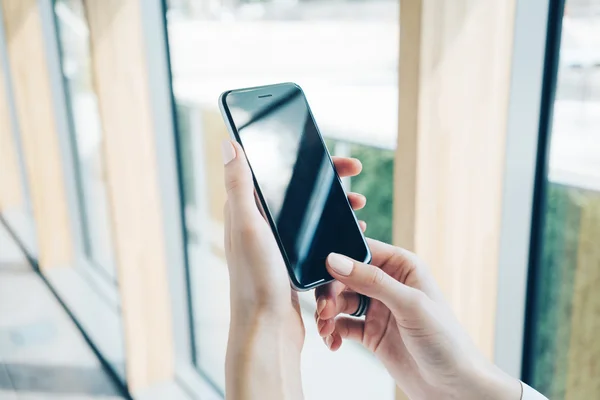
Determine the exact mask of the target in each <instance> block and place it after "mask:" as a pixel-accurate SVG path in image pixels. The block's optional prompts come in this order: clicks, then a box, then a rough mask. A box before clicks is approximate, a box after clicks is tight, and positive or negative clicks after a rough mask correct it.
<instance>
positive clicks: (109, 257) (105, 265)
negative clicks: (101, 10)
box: [54, 0, 116, 282]
mask: <svg viewBox="0 0 600 400" xmlns="http://www.w3.org/2000/svg"><path fill="white" fill-rule="evenodd" d="M54 11H55V14H56V21H57V26H58V34H59V41H60V47H61V52H62V54H61V56H62V63H61V64H62V70H63V75H64V78H65V86H66V92H67V98H68V103H69V106H70V113H71V122H72V127H71V134H72V137H71V139H72V140H71V141H72V147H73V153H74V158H75V164H76V165H75V166H74V171H75V176H76V178H77V182H76V185H77V190H78V192H79V193H78V194H79V206H80V210H81V226H82V230H83V232H82V233H81V234H82V237H83V247H84V249H83V250H84V252H85V255H86V257H87V258H88V260H89V261H91V262H90V263H89V264H90V265H92V266H93V267H95V268H96V269H97V271H98V272H99V273H100V276H103V278H106V279H107V280H109V281H110V282H116V271H115V261H114V254H113V248H112V238H111V227H110V223H109V221H110V218H109V214H108V212H109V207H108V198H107V193H106V190H107V188H106V181H105V180H106V177H105V168H104V153H103V147H102V125H101V123H100V115H99V110H98V101H97V99H96V93H95V91H94V87H93V80H92V68H91V57H90V48H89V31H88V27H87V21H86V18H85V13H84V6H83V2H82V1H81V0H57V1H56V2H55V4H54Z"/></svg>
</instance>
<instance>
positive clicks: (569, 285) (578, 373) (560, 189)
mask: <svg viewBox="0 0 600 400" xmlns="http://www.w3.org/2000/svg"><path fill="white" fill-rule="evenodd" d="M562 23H563V35H562V43H561V50H560V67H559V73H558V82H557V92H556V101H555V104H554V116H553V123H552V134H551V143H550V160H549V176H548V191H547V198H546V210H545V217H544V218H545V222H544V223H545V230H544V233H543V235H544V236H543V246H542V254H541V266H540V268H539V270H538V275H537V277H536V292H535V294H534V296H535V302H534V304H536V306H535V308H534V309H533V310H532V311H533V313H534V314H535V318H536V321H537V323H536V326H535V327H533V343H532V346H533V347H532V350H533V359H532V360H531V361H532V362H531V363H530V367H531V371H528V372H529V376H530V377H531V379H532V384H533V386H534V387H536V388H537V389H538V390H540V391H541V392H542V393H544V394H545V395H546V396H548V397H549V398H551V399H565V398H568V399H591V398H597V397H598V393H600V372H599V370H598V360H600V340H598V331H600V291H599V290H598V287H599V284H600V1H599V0H568V1H567V2H566V11H565V16H564V18H563V22H562Z"/></svg>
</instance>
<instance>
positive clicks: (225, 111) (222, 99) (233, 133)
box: [219, 82, 372, 291]
mask: <svg viewBox="0 0 600 400" xmlns="http://www.w3.org/2000/svg"><path fill="white" fill-rule="evenodd" d="M290 85H291V86H294V87H296V88H297V89H298V90H300V93H301V95H302V98H303V99H304V102H305V104H306V108H307V110H308V114H309V115H310V118H311V119H312V121H313V123H314V124H315V128H316V132H317V134H318V135H319V139H321V143H322V145H323V148H324V149H325V153H326V154H327V158H328V159H329V163H330V164H331V168H333V172H334V174H335V177H336V179H337V180H338V183H339V184H340V185H341V186H342V188H343V187H344V186H343V184H342V180H341V179H340V176H339V175H338V173H337V171H336V169H335V165H334V164H333V159H332V158H331V154H330V153H329V150H328V149H327V145H326V144H325V140H324V139H323V135H321V131H320V129H319V126H318V125H317V122H316V120H315V117H314V115H313V113H312V110H311V109H310V105H309V104H308V100H307V99H306V95H305V94H304V91H303V90H302V88H301V87H300V86H299V85H297V84H296V83H293V82H286V83H278V84H273V85H265V86H256V87H250V88H242V89H234V90H227V91H225V92H223V93H221V95H220V96H219V110H220V111H221V115H222V116H223V120H224V122H225V125H226V126H227V130H228V131H229V136H230V137H231V139H233V140H235V141H236V142H238V143H239V144H240V146H242V148H244V144H243V143H242V141H241V139H240V137H239V134H238V131H237V128H236V127H235V124H234V122H233V118H232V117H231V113H230V112H229V107H228V106H227V96H228V95H229V94H231V93H239V92H255V93H256V94H257V96H258V95H260V92H261V91H263V90H269V89H273V88H275V87H282V86H290ZM248 165H249V166H250V171H251V172H252V180H253V181H254V191H255V194H256V195H257V197H258V200H259V201H260V207H261V208H262V209H261V210H260V211H261V213H262V214H263V216H264V217H265V218H266V220H267V222H268V223H269V225H270V227H271V231H272V232H273V236H274V237H275V240H276V242H277V245H278V246H279V250H280V252H281V255H282V257H283V260H284V262H285V265H286V268H287V270H288V276H289V279H290V283H291V285H292V287H293V288H294V289H295V290H297V291H307V290H310V289H314V288H316V287H318V286H321V285H324V284H327V283H329V282H331V281H333V280H334V278H331V279H321V280H319V281H316V282H312V283H310V284H308V285H301V284H300V282H298V280H297V279H296V275H295V274H294V270H293V268H292V266H291V263H290V261H289V259H288V256H287V252H286V251H285V248H284V246H283V243H282V241H281V238H280V236H279V232H278V230H277V225H276V224H275V222H274V220H273V217H272V215H271V211H270V210H269V206H268V204H267V202H266V201H265V198H264V196H263V194H262V190H261V189H260V185H259V184H258V181H257V180H256V176H255V175H254V171H253V170H252V165H251V164H250V162H249V161H248ZM346 205H347V207H349V209H350V210H351V211H352V216H353V218H354V223H355V225H356V229H357V230H358V232H359V233H360V235H361V238H362V241H363V244H364V246H365V249H366V253H367V255H366V257H365V259H364V260H358V261H362V262H365V263H370V262H371V258H372V256H371V249H370V248H369V245H368V244H367V240H366V238H365V235H364V234H363V232H362V229H361V228H360V225H359V223H358V219H357V218H356V214H355V213H354V210H352V206H351V205H350V201H349V200H348V197H347V196H346Z"/></svg>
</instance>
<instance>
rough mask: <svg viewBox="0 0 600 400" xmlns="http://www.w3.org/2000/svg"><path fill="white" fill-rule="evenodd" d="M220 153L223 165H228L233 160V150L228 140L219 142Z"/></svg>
mask: <svg viewBox="0 0 600 400" xmlns="http://www.w3.org/2000/svg"><path fill="white" fill-rule="evenodd" d="M221 152H222V153H223V164H225V165H227V164H229V163H230V162H231V161H232V160H233V159H234V158H235V149H234V148H233V145H232V144H231V142H230V141H229V140H223V141H222V142H221Z"/></svg>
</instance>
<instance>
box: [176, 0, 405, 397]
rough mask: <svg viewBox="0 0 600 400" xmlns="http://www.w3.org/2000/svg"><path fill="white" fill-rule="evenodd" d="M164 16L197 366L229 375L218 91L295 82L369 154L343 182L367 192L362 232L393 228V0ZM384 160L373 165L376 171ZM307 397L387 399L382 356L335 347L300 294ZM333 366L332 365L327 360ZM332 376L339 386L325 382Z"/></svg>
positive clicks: (240, 5)
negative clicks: (357, 171)
mask: <svg viewBox="0 0 600 400" xmlns="http://www.w3.org/2000/svg"><path fill="white" fill-rule="evenodd" d="M168 6H169V7H168V11H167V26H168V36H169V47H170V53H171V68H172V73H173V91H174V95H175V101H176V107H177V118H178V145H179V153H180V157H181V160H180V162H181V166H182V171H181V174H182V178H183V182H184V187H183V192H184V205H185V219H186V221H185V225H186V233H187V251H188V257H189V262H190V276H191V279H192V284H191V287H192V301H193V314H194V324H195V335H196V338H195V339H196V348H197V349H196V350H197V360H198V368H199V370H200V371H201V372H202V373H203V374H204V375H205V376H206V377H207V378H209V379H210V380H212V381H213V383H215V384H216V386H218V387H221V388H223V386H224V376H223V371H224V362H225V348H226V342H227V333H228V323H229V304H228V302H229V294H228V290H229V288H228V274H227V270H226V268H227V267H226V265H225V259H224V251H223V215H222V214H223V204H224V201H225V191H224V188H223V183H222V174H221V173H215V171H216V172H218V171H221V169H222V162H221V156H220V142H221V140H222V138H227V137H228V134H227V131H226V129H225V126H224V124H223V122H222V119H221V116H220V113H219V110H218V105H217V99H218V96H219V95H220V94H221V92H223V91H225V90H228V89H236V88H241V87H249V86H257V85H264V84H271V83H277V82H289V81H291V82H296V83H298V84H299V85H300V86H301V87H302V88H303V89H304V91H305V93H306V96H307V98H308V100H309V103H310V105H311V108H312V110H313V113H314V115H315V118H316V120H317V123H318V124H319V127H320V129H321V132H322V133H323V134H324V136H325V137H326V140H327V143H328V147H329V150H330V151H331V152H332V153H333V154H337V155H345V156H355V157H359V158H361V159H362V161H363V165H364V172H363V174H362V175H361V176H360V177H357V178H354V179H352V180H349V181H346V182H345V185H346V188H347V189H351V190H353V191H360V192H362V193H364V194H365V195H366V196H367V197H368V199H369V201H368V204H367V207H366V208H365V209H364V210H363V211H360V212H359V213H358V216H359V218H361V219H365V220H366V221H367V223H368V225H369V228H368V230H367V234H368V235H369V236H372V237H376V238H380V239H383V240H387V241H389V240H390V239H391V209H392V173H393V150H394V148H395V143H396V131H397V105H398V101H397V99H398V82H397V71H398V53H399V51H398V49H399V26H398V24H399V4H398V1H397V0H376V1H373V0H331V1H325V0H312V1H308V0H292V1H240V0H228V1H222V0H171V1H169V2H168ZM376 171H377V172H376ZM301 302H302V307H303V314H304V316H305V318H304V320H305V324H306V325H307V339H306V345H305V350H304V354H303V373H304V377H305V394H306V396H307V398H324V396H327V395H330V397H333V398H347V399H364V398H377V399H392V398H393V396H394V385H393V382H392V380H391V378H389V376H388V374H387V373H386V372H385V370H384V369H383V367H382V366H381V365H379V363H377V362H376V360H375V359H374V358H373V357H372V356H371V355H370V354H369V353H368V352H366V351H364V350H363V349H362V348H360V347H359V346H358V345H355V344H350V343H349V344H348V345H344V347H342V349H341V350H340V351H339V352H337V353H335V354H331V353H330V352H329V351H328V350H327V349H326V347H325V346H324V345H323V343H322V341H321V339H320V338H319V337H318V334H317V331H316V326H315V325H314V319H313V314H314V307H315V305H314V299H313V295H312V293H303V294H302V295H301ZM326 371H327V374H325V372H326ZM327 388H335V389H336V391H335V393H323V390H324V389H325V390H326V389H327Z"/></svg>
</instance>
